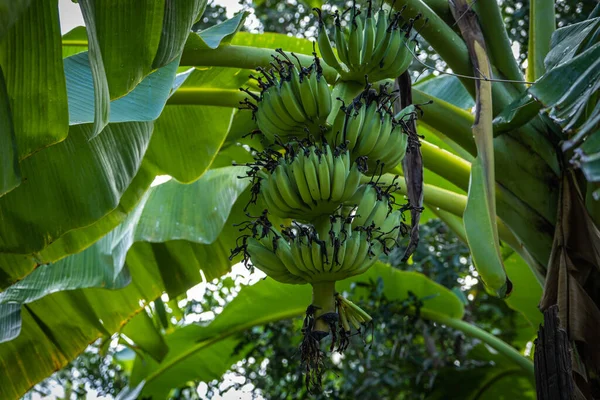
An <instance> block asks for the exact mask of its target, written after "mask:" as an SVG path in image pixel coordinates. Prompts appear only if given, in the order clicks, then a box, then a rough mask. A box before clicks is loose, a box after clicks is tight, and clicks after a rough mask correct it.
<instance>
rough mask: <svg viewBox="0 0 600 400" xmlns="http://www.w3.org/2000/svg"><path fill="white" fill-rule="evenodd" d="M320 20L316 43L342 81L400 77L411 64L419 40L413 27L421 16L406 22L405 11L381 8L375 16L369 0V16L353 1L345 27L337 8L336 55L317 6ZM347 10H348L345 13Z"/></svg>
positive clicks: (335, 25) (316, 10)
mask: <svg viewBox="0 0 600 400" xmlns="http://www.w3.org/2000/svg"><path fill="white" fill-rule="evenodd" d="M314 11H315V12H316V13H317V16H318V19H319V33H318V37H317V43H318V45H319V50H320V51H321V55H322V56H323V60H324V61H325V62H326V63H327V64H328V65H330V66H331V67H333V68H335V69H336V70H337V71H338V73H339V74H340V76H341V78H342V80H346V81H350V80H353V81H358V82H362V81H363V80H364V76H365V75H368V76H369V79H370V80H371V82H375V81H379V80H382V79H386V78H396V77H398V76H400V75H401V74H402V73H403V72H404V71H406V69H407V68H408V67H409V66H410V63H411V62H412V54H413V53H414V49H415V45H416V42H415V41H414V40H411V38H410V36H411V30H412V28H413V25H414V23H415V21H416V20H417V19H419V18H420V16H417V17H416V18H414V19H410V20H409V21H404V19H403V18H402V15H401V14H402V11H399V12H392V11H388V10H385V9H383V8H381V9H380V10H379V11H378V12H377V15H376V16H375V17H373V10H372V1H371V0H369V2H368V7H367V12H366V16H365V17H364V18H363V17H362V16H361V14H362V13H361V11H360V10H359V9H358V8H357V7H356V4H353V6H352V8H351V15H350V27H349V28H348V27H342V17H341V16H340V14H339V13H338V12H337V11H336V13H335V21H334V35H333V37H334V41H335V48H336V50H337V56H336V54H335V53H334V52H333V48H332V45H331V41H330V39H329V36H328V34H327V30H326V28H325V21H324V18H323V13H322V11H321V10H320V9H318V8H315V9H314ZM344 13H345V12H344Z"/></svg>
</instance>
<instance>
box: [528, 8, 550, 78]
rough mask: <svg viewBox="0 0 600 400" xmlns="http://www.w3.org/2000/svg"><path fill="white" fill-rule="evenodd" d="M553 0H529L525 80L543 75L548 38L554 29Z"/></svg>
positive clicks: (548, 44) (548, 46)
mask: <svg viewBox="0 0 600 400" xmlns="http://www.w3.org/2000/svg"><path fill="white" fill-rule="evenodd" d="M555 18H556V17H555V15H554V0H531V1H530V2H529V46H528V55H527V74H526V77H527V80H528V81H529V82H534V81H536V80H537V79H538V78H539V77H540V76H542V75H544V72H545V71H546V68H545V67H544V58H545V57H546V54H548V51H550V39H551V37H552V33H553V32H554V30H555V29H556V19H555Z"/></svg>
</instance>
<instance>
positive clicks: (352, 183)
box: [342, 163, 361, 201]
mask: <svg viewBox="0 0 600 400" xmlns="http://www.w3.org/2000/svg"><path fill="white" fill-rule="evenodd" d="M360 177H361V173H360V170H359V167H358V164H357V163H354V164H352V168H350V173H349V174H348V177H347V178H346V182H345V187H344V193H343V194H342V201H343V200H344V199H349V198H351V197H352V196H354V193H356V190H357V189H358V184H359V183H360Z"/></svg>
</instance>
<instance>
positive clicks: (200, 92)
mask: <svg viewBox="0 0 600 400" xmlns="http://www.w3.org/2000/svg"><path fill="white" fill-rule="evenodd" d="M257 95H258V93H257ZM246 97H249V96H248V95H247V94H246V93H244V92H241V91H239V90H234V89H216V88H186V87H183V88H179V89H177V91H176V92H175V93H173V95H172V96H171V97H169V100H167V105H197V106H219V107H233V108H237V107H239V106H240V101H243V100H244V99H245V98H246Z"/></svg>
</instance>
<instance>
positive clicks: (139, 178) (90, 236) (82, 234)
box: [0, 162, 156, 290]
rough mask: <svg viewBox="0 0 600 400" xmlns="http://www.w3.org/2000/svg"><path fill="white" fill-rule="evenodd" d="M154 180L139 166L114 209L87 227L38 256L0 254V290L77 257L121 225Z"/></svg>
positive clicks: (149, 170) (68, 234)
mask: <svg viewBox="0 0 600 400" xmlns="http://www.w3.org/2000/svg"><path fill="white" fill-rule="evenodd" d="M155 176H156V173H155V171H154V170H153V169H152V168H150V167H149V166H148V164H147V163H145V162H143V163H142V166H141V167H140V169H139V171H138V173H137V174H136V176H135V178H133V180H132V181H131V184H130V185H129V186H128V187H127V190H126V191H125V193H123V196H122V197H121V201H120V202H119V205H118V206H117V208H115V209H114V210H112V211H111V212H110V213H108V214H107V215H106V216H104V217H103V218H101V219H99V220H98V221H96V222H94V223H93V224H91V225H88V226H85V227H82V228H78V229H73V230H70V231H68V232H66V233H65V234H63V235H62V236H61V237H59V238H58V239H57V240H55V241H54V242H52V243H51V244H50V245H49V246H48V247H46V248H44V249H43V250H41V251H40V252H37V253H33V254H9V253H0V290H2V289H4V288H6V287H8V286H10V285H12V284H13V283H15V282H17V281H19V280H21V279H23V278H24V277H25V276H26V275H27V274H29V273H30V272H31V271H32V270H33V269H34V268H35V267H36V266H38V265H40V264H48V263H54V262H56V261H58V260H60V259H62V258H64V257H66V256H68V255H70V254H75V253H79V252H80V251H82V250H84V249H86V248H87V247H89V246H91V245H92V244H94V242H96V241H97V240H98V239H100V238H101V237H103V236H104V235H106V234H107V233H108V232H110V231H111V230H112V229H113V228H115V227H116V226H117V225H119V224H120V223H122V222H123V221H124V220H125V218H126V217H127V215H128V214H129V212H131V210H132V209H133V208H134V207H135V206H136V205H137V203H138V202H139V201H140V200H141V198H142V197H143V195H144V194H145V193H146V191H147V190H148V189H149V188H150V184H151V183H152V181H153V180H154V177H155Z"/></svg>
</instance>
